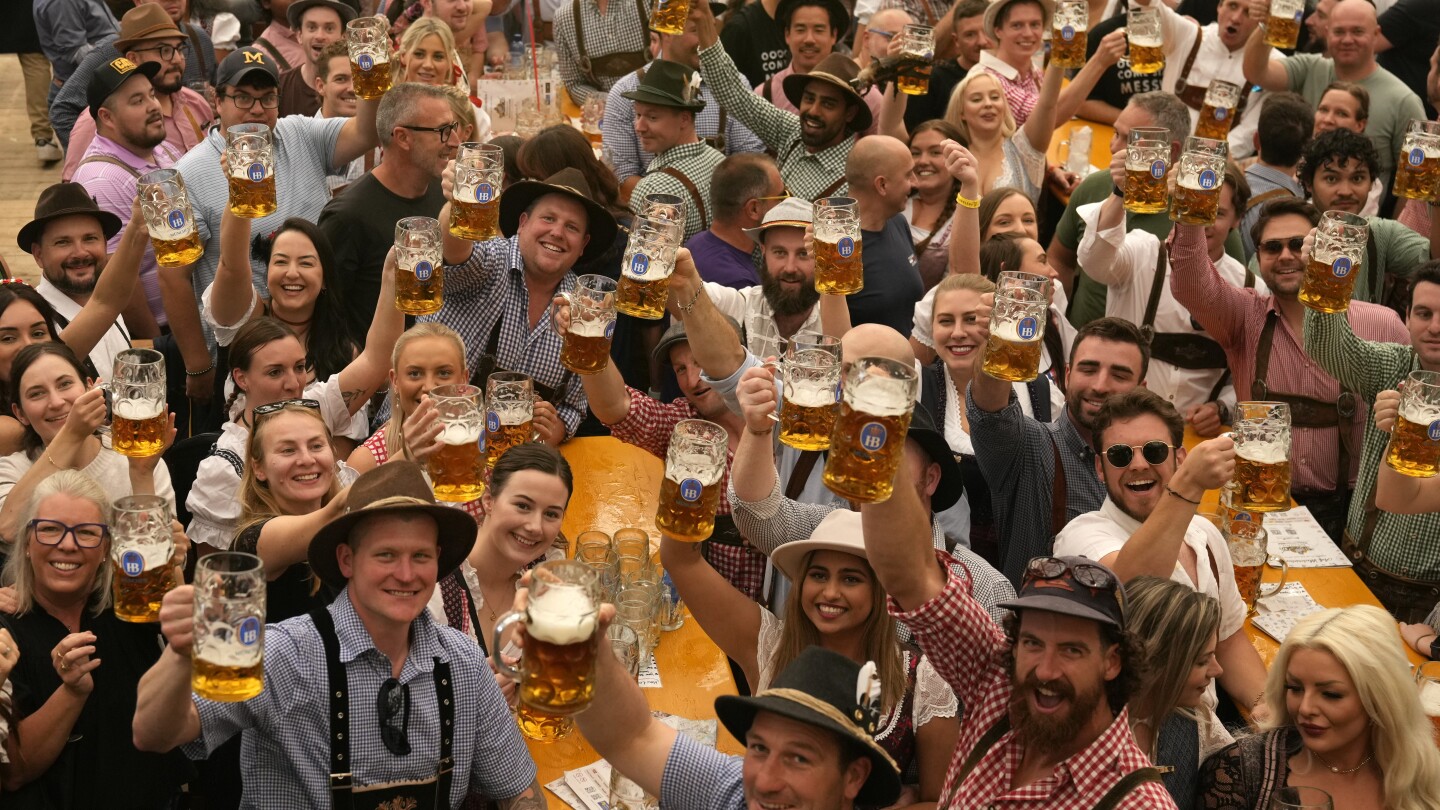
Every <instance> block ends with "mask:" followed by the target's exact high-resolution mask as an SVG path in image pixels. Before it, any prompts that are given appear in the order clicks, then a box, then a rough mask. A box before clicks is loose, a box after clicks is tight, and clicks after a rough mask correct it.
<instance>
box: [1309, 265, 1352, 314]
mask: <svg viewBox="0 0 1440 810" xmlns="http://www.w3.org/2000/svg"><path fill="white" fill-rule="evenodd" d="M1359 275H1360V265H1359V264H1358V263H1354V264H1352V263H1351V261H1350V259H1349V258H1347V257H1345V256H1340V257H1337V258H1336V259H1335V261H1334V262H1326V261H1322V260H1321V259H1318V258H1316V257H1315V256H1313V255H1312V256H1311V257H1310V263H1309V264H1307V265H1306V266H1305V280H1304V281H1303V282H1302V283H1301V286H1300V303H1302V304H1304V305H1305V306H1307V307H1309V308H1311V309H1313V310H1316V311H1319V312H1344V311H1345V310H1347V309H1349V308H1350V296H1351V294H1352V293H1353V291H1354V289H1355V279H1356V278H1358V277H1359Z"/></svg>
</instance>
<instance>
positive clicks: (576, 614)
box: [525, 585, 597, 644]
mask: <svg viewBox="0 0 1440 810" xmlns="http://www.w3.org/2000/svg"><path fill="white" fill-rule="evenodd" d="M526 614H527V616H526V621H525V632H526V633H528V634H530V635H532V636H534V637H535V638H538V639H540V640H541V641H545V642H549V643H551V644H578V643H580V642H582V641H584V640H586V639H588V638H590V637H592V636H594V635H595V622H596V620H597V619H596V614H595V603H594V601H592V600H591V599H590V597H589V596H588V595H586V593H585V592H584V591H583V590H581V589H580V588H579V587H574V586H563V585H562V586H555V587H551V588H547V589H546V590H545V591H544V592H543V593H540V594H539V595H536V593H535V591H534V590H533V589H532V590H531V592H530V607H529V608H528V609H527V610H526Z"/></svg>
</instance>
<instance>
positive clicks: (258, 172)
mask: <svg viewBox="0 0 1440 810" xmlns="http://www.w3.org/2000/svg"><path fill="white" fill-rule="evenodd" d="M246 174H248V175H250V182H252V183H258V182H260V181H261V180H264V179H265V164H264V163H260V162H258V161H257V162H255V163H251V164H250V169H249V171H247V172H246Z"/></svg>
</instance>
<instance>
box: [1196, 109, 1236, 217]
mask: <svg viewBox="0 0 1440 810" xmlns="http://www.w3.org/2000/svg"><path fill="white" fill-rule="evenodd" d="M1234 113H1235V111H1234V110H1231V109H1229V108H1228V107H1215V106H1213V105H1211V104H1210V102H1209V101H1206V102H1205V104H1204V106H1202V107H1201V108H1200V118H1199V120H1197V121H1196V122H1195V137H1197V138H1212V139H1214V140H1217V141H1223V140H1225V139H1226V138H1227V137H1229V136H1230V125H1231V124H1232V123H1233V121H1232V119H1233V118H1234V117H1235V114H1234ZM1211 219H1212V220H1213V219H1214V217H1211ZM1191 224H1193V223H1191ZM1206 224H1208V223H1206Z"/></svg>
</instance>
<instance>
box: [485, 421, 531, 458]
mask: <svg viewBox="0 0 1440 810" xmlns="http://www.w3.org/2000/svg"><path fill="white" fill-rule="evenodd" d="M487 419H488V420H494V421H490V422H489V429H488V430H487V432H486V435H485V465H486V466H487V467H491V468H493V467H494V466H495V462H497V461H499V460H500V457H501V456H503V455H505V451H506V450H509V449H510V448H512V447H514V446H515V445H517V444H524V443H525V442H528V441H530V439H531V438H532V437H533V436H534V435H535V420H534V419H533V418H531V419H526V420H525V421H523V422H519V423H516V424H505V423H504V422H502V421H500V418H499V417H497V416H496V415H495V413H494V412H493V411H492V412H491V414H490V416H489V417H488V418H487Z"/></svg>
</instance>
